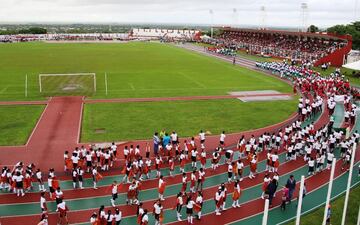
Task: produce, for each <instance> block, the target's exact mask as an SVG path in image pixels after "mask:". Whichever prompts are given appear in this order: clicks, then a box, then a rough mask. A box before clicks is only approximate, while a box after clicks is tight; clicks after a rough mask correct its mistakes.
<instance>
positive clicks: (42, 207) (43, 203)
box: [40, 192, 47, 213]
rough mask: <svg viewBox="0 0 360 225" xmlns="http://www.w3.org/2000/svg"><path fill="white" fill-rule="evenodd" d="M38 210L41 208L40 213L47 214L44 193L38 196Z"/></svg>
mask: <svg viewBox="0 0 360 225" xmlns="http://www.w3.org/2000/svg"><path fill="white" fill-rule="evenodd" d="M40 208H41V212H43V213H46V212H47V204H46V199H45V192H41V194H40Z"/></svg>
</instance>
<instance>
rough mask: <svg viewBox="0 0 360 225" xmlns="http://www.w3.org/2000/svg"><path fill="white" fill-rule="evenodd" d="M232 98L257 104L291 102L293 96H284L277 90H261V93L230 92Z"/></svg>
mask: <svg viewBox="0 0 360 225" xmlns="http://www.w3.org/2000/svg"><path fill="white" fill-rule="evenodd" d="M229 95H232V96H241V97H238V98H237V99H239V100H240V101H242V102H256V101H279V100H291V99H292V96H291V95H289V94H283V93H280V92H278V91H275V90H259V91H235V92H229Z"/></svg>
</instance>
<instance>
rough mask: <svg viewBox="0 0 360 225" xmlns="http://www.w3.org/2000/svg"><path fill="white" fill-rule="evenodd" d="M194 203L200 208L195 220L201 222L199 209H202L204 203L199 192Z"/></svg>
mask: <svg viewBox="0 0 360 225" xmlns="http://www.w3.org/2000/svg"><path fill="white" fill-rule="evenodd" d="M195 203H196V204H197V205H198V206H199V207H200V209H199V211H198V214H197V219H198V220H201V209H202V207H203V203H204V198H203V194H202V192H201V191H199V192H198V195H197V197H196V199H195Z"/></svg>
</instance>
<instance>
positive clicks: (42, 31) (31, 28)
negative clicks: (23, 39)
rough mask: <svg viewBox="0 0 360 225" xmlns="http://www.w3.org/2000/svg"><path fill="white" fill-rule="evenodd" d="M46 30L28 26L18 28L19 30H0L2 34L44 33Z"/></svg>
mask: <svg viewBox="0 0 360 225" xmlns="http://www.w3.org/2000/svg"><path fill="white" fill-rule="evenodd" d="M46 33H47V30H46V29H45V28H42V27H30V28H27V29H19V30H3V31H0V34H2V35H10V34H46Z"/></svg>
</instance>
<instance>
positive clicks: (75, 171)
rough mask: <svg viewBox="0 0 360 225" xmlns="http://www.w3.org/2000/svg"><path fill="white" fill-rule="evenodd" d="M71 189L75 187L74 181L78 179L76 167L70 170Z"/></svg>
mask: <svg viewBox="0 0 360 225" xmlns="http://www.w3.org/2000/svg"><path fill="white" fill-rule="evenodd" d="M71 174H72V180H73V189H76V183H77V181H78V174H77V170H76V168H74V169H73V170H72V173H71Z"/></svg>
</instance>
